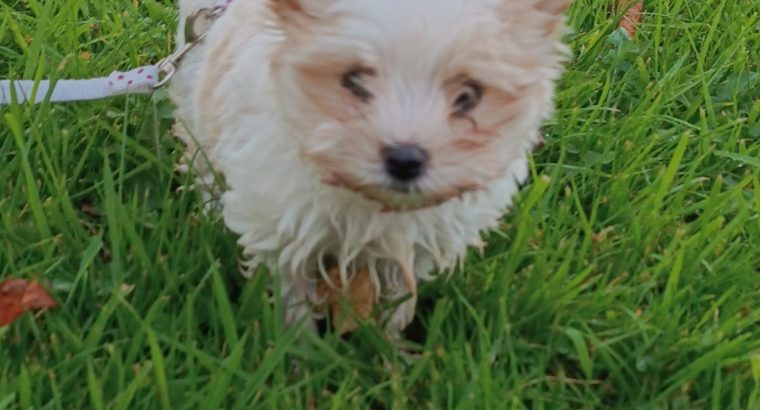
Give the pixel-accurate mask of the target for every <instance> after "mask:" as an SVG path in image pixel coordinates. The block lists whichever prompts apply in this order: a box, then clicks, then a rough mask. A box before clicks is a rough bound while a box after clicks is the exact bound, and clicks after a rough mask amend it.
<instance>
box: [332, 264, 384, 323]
mask: <svg viewBox="0 0 760 410" xmlns="http://www.w3.org/2000/svg"><path fill="white" fill-rule="evenodd" d="M330 281H331V282H332V283H333V284H335V287H331V286H330V285H329V284H327V283H326V282H324V281H323V282H320V284H319V292H320V293H321V294H322V296H325V298H326V300H327V305H328V306H329V308H330V317H331V319H332V323H334V324H338V323H340V324H341V329H340V332H341V334H346V333H351V332H353V331H354V330H356V329H357V328H358V327H359V324H358V323H357V322H356V320H355V319H354V316H353V315H352V314H351V312H344V307H349V308H351V309H353V311H354V313H355V314H356V316H358V317H360V318H362V319H364V320H367V319H370V318H371V316H372V311H373V309H374V307H375V302H376V300H375V297H376V294H377V293H376V290H375V284H374V283H373V282H372V279H371V277H370V274H369V269H367V268H362V269H360V270H358V271H357V272H356V273H355V274H354V275H353V277H352V278H351V280H350V281H349V283H348V286H347V287H345V289H344V285H343V283H342V282H341V279H340V270H339V269H338V268H337V267H335V268H332V269H330Z"/></svg>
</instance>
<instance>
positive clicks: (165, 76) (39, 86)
mask: <svg viewBox="0 0 760 410" xmlns="http://www.w3.org/2000/svg"><path fill="white" fill-rule="evenodd" d="M232 2H233V0H216V4H215V5H214V6H213V7H209V8H201V9H199V10H197V11H196V12H195V13H193V14H191V15H190V16H188V18H187V20H186V21H185V24H186V26H185V41H186V44H185V45H184V46H183V47H182V48H180V49H179V50H177V51H175V52H174V53H172V55H170V56H169V57H167V58H165V59H163V60H161V61H160V62H158V63H157V64H155V65H146V66H144V67H140V68H136V69H134V70H131V71H127V72H121V71H114V72H113V73H111V75H109V76H108V77H98V78H91V79H86V80H58V81H56V82H53V81H50V80H41V81H39V82H37V81H32V80H18V81H12V80H0V106H2V105H9V104H11V103H12V102H13V101H15V102H17V103H19V104H20V103H24V102H28V101H32V102H33V103H34V104H38V103H41V102H43V101H50V102H68V101H88V100H99V99H103V98H108V97H114V96H117V95H122V94H150V93H152V92H153V91H155V90H156V89H158V88H161V87H162V86H164V85H165V84H166V83H167V82H169V80H170V79H171V78H172V77H173V76H174V73H175V72H176V71H177V68H178V67H179V64H180V62H181V61H182V59H183V58H184V57H185V55H186V54H187V53H188V52H189V51H190V50H191V49H192V48H193V47H195V46H196V45H197V44H198V43H200V42H202V41H203V40H204V38H205V37H206V34H207V33H208V31H204V32H203V33H198V32H197V29H198V28H197V27H196V23H197V22H198V21H199V20H201V19H202V20H206V21H209V22H211V21H213V20H216V19H217V18H218V17H219V16H220V15H221V14H222V13H223V12H224V11H225V10H226V9H227V7H228V6H229V5H230V4H231V3H232ZM14 95H15V98H14ZM48 96H49V99H48Z"/></svg>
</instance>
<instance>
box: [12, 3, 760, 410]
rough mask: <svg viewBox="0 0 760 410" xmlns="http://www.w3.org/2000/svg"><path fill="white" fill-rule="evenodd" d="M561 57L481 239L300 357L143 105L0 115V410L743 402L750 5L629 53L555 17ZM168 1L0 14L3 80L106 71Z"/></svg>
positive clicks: (141, 53)
mask: <svg viewBox="0 0 760 410" xmlns="http://www.w3.org/2000/svg"><path fill="white" fill-rule="evenodd" d="M569 15H570V23H571V25H572V27H573V32H572V33H571V34H570V35H569V36H568V41H569V43H570V45H571V47H572V50H573V55H574V58H573V60H572V62H570V63H569V64H568V71H567V74H566V75H565V77H564V78H563V80H562V82H561V84H560V88H559V94H558V96H557V103H558V109H557V112H556V116H555V118H554V119H553V120H552V121H551V122H549V123H547V124H546V128H545V134H546V145H545V146H544V147H543V148H542V149H540V150H539V151H537V152H536V153H535V155H534V157H533V162H532V165H533V173H534V175H533V178H532V179H531V182H530V183H529V184H528V185H527V186H526V187H525V188H524V190H523V192H522V194H521V196H520V198H519V201H518V202H517V206H516V208H515V209H514V211H513V212H512V213H510V214H509V215H506V216H505V218H504V224H503V226H502V228H501V229H500V230H499V231H497V232H494V233H492V234H490V235H489V236H488V237H487V241H488V246H487V248H486V251H485V252H484V253H483V254H478V253H475V252H473V253H472V255H471V258H470V259H469V260H468V262H467V263H466V265H465V266H464V268H463V269H462V270H461V271H460V272H457V274H456V275H454V276H453V277H452V278H451V279H450V280H448V281H446V280H440V281H437V282H435V283H430V284H427V285H425V286H422V287H421V289H420V292H421V295H422V302H421V308H420V309H419V311H418V315H417V319H416V322H415V324H414V325H413V326H412V327H411V331H410V335H409V336H410V338H411V340H413V341H414V342H416V343H418V344H419V345H420V346H419V349H420V350H421V351H422V353H421V354H420V356H419V357H417V358H416V359H415V360H409V359H408V358H406V357H403V356H399V355H398V354H397V352H396V350H395V349H394V348H393V346H390V345H388V344H386V343H385V342H383V341H381V340H382V339H381V338H380V337H379V333H378V331H377V329H373V328H371V327H368V328H364V329H362V330H361V331H360V332H358V333H356V334H354V335H353V336H351V337H350V338H345V339H344V338H340V337H339V336H337V335H334V334H327V335H325V336H324V337H322V338H318V337H313V336H312V337H307V338H306V339H305V340H303V341H301V342H299V341H298V340H297V339H296V338H295V333H294V332H293V330H288V329H284V328H283V326H282V324H281V321H280V320H279V311H280V308H281V307H280V306H279V305H278V304H277V303H274V304H270V302H269V301H268V299H267V296H266V284H267V280H268V279H267V273H266V272H262V273H261V274H260V275H257V276H256V277H254V279H252V280H250V281H247V280H245V279H244V278H242V277H241V276H240V275H238V274H237V269H236V263H237V257H238V251H239V250H238V248H237V246H236V244H235V238H234V236H233V235H232V234H230V233H229V232H227V231H226V230H225V228H224V225H223V223H222V221H221V220H220V219H219V218H218V217H216V216H214V215H209V216H206V215H204V214H203V213H202V212H201V210H202V204H201V203H200V201H199V199H198V197H197V196H196V194H195V193H194V192H193V191H190V190H186V189H184V190H183V189H181V188H182V187H183V186H187V185H188V184H190V183H191V180H190V177H188V176H180V175H176V174H175V173H174V172H173V165H174V161H175V160H176V159H177V158H178V157H179V156H180V154H181V150H182V148H181V147H180V146H179V144H178V143H177V142H176V141H174V140H173V139H172V137H171V136H170V134H169V126H170V124H171V115H172V107H171V106H170V105H169V104H168V102H167V100H166V97H165V95H164V94H163V93H158V94H155V95H153V96H152V97H151V96H130V97H119V98H114V99H111V100H107V101H99V102H87V103H73V104H56V105H49V104H44V105H37V106H26V105H25V106H14V107H0V158H1V161H2V166H1V167H0V238H2V241H0V279H2V278H5V277H20V278H26V279H32V278H36V279H39V280H41V281H43V282H44V283H46V284H47V285H48V286H49V287H50V289H51V293H52V294H53V295H54V296H55V297H56V299H57V300H58V301H59V302H60V304H61V306H60V307H59V308H57V309H52V310H47V311H44V312H37V313H35V314H26V315H24V316H22V317H21V318H20V319H19V320H18V321H16V322H15V323H14V324H12V325H11V326H9V327H5V328H2V329H0V409H6V408H8V409H29V408H35V409H47V408H50V409H81V408H93V409H102V408H109V409H111V408H118V409H141V408H151V409H152V408H157V409H169V408H178V409H179V408H187V409H198V408H203V409H206V408H208V409H218V408H226V409H232V408H276V409H300V408H305V409H311V408H320V409H322V408H334V409H337V408H340V409H342V408H393V409H404V408H412V409H418V408H420V409H439V408H459V409H476V408H483V409H485V408H495V409H496V408H498V409H502V408H510V409H511V408H514V409H542V408H550V409H555V408H560V409H564V408H567V409H597V408H615V409H639V408H640V409H666V408H670V409H760V20H759V19H760V2H758V1H757V0H700V1H696V0H667V1H666V0H651V1H648V2H647V5H646V15H645V16H644V23H643V26H642V27H641V31H640V32H639V34H638V36H637V37H636V39H635V41H632V42H628V41H625V40H623V38H622V37H621V36H619V35H618V34H615V33H614V31H615V28H616V26H617V23H616V21H615V18H614V16H611V15H610V14H609V12H608V2H607V1H606V0H577V1H576V3H575V5H574V6H573V7H572V8H571V10H570V12H569ZM175 19H176V11H175V6H174V5H173V4H169V2H166V3H161V2H157V1H153V0H146V1H137V0H134V1H128V0H91V1H84V0H56V1H42V0H23V1H22V0H5V1H4V2H3V3H2V4H0V78H8V77H11V76H12V77H14V78H21V77H24V78H35V77H37V76H41V77H49V76H53V77H59V78H60V77H70V78H84V77H92V76H101V75H107V74H108V73H110V71H112V70H114V69H122V70H126V69H129V68H133V67H137V66H140V65H143V64H146V63H150V62H156V61H157V60H158V59H159V58H161V57H163V56H164V55H166V54H167V53H168V52H169V51H170V50H171V47H172V44H173V28H174V26H175Z"/></svg>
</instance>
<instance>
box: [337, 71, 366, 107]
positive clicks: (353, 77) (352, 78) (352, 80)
mask: <svg viewBox="0 0 760 410" xmlns="http://www.w3.org/2000/svg"><path fill="white" fill-rule="evenodd" d="M372 73H373V72H372V70H370V69H361V68H356V69H352V70H351V71H348V72H347V73H345V74H343V78H341V80H340V84H341V85H342V86H343V88H345V89H346V90H348V91H350V92H351V94H353V95H354V96H356V98H358V99H360V100H362V101H364V102H368V101H369V100H371V99H372V93H370V92H369V90H367V86H366V85H365V79H366V77H367V76H370V75H372Z"/></svg>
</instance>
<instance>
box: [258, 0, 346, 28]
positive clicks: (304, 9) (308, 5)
mask: <svg viewBox="0 0 760 410" xmlns="http://www.w3.org/2000/svg"><path fill="white" fill-rule="evenodd" d="M334 1H335V0H269V4H270V8H271V9H272V11H274V13H275V14H276V15H277V16H278V17H279V18H280V20H281V21H282V22H283V24H285V25H287V26H295V27H302V26H303V25H304V24H306V23H308V22H309V20H314V19H317V18H319V16H320V15H321V14H322V12H323V11H324V10H325V9H326V8H327V7H328V6H329V5H330V4H332V3H333V2H334Z"/></svg>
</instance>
